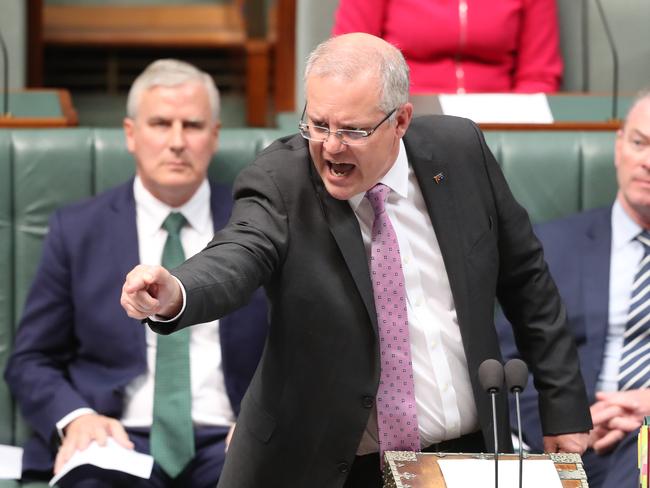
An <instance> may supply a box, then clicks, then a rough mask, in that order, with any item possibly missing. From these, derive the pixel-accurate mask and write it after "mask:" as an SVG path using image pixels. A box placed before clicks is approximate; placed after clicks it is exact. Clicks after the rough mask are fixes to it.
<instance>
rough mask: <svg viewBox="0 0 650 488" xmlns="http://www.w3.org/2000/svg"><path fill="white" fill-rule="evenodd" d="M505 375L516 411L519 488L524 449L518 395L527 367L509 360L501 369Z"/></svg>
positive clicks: (526, 378) (523, 384) (526, 374)
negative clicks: (512, 394)
mask: <svg viewBox="0 0 650 488" xmlns="http://www.w3.org/2000/svg"><path fill="white" fill-rule="evenodd" d="M503 369H504V372H505V374H506V385H507V386H508V390H509V391H510V392H511V393H514V395H515V404H516V410H517V433H518V434H519V488H521V485H522V483H523V480H522V477H523V472H524V448H523V440H522V438H521V410H520V408H519V394H520V393H521V392H522V391H524V389H525V388H526V384H527V383H528V366H526V363H524V362H523V361H522V360H521V359H516V358H515V359H511V360H510V361H508V362H507V363H506V365H505V367H504V368H503Z"/></svg>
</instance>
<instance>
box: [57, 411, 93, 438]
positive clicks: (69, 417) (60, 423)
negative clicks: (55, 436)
mask: <svg viewBox="0 0 650 488" xmlns="http://www.w3.org/2000/svg"><path fill="white" fill-rule="evenodd" d="M89 413H95V411H94V410H93V409H92V408H87V407H82V408H78V409H76V410H73V411H72V412H70V413H69V414H68V415H66V416H65V417H63V418H62V419H61V420H59V421H58V422H57V423H56V431H57V432H58V433H59V438H60V439H63V429H65V428H66V427H67V426H68V424H70V422H72V421H73V420H75V419H78V418H79V417H81V416H82V415H87V414H89Z"/></svg>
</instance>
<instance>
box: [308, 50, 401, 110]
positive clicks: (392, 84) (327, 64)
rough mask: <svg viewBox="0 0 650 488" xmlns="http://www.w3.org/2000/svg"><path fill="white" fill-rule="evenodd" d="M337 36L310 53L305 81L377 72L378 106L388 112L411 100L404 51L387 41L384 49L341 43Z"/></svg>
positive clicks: (352, 78) (347, 77) (350, 77)
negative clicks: (312, 77) (314, 77)
mask: <svg viewBox="0 0 650 488" xmlns="http://www.w3.org/2000/svg"><path fill="white" fill-rule="evenodd" d="M337 40H338V37H332V38H330V39H327V40H326V41H324V42H322V43H320V44H319V45H318V46H317V47H316V48H315V49H314V50H313V51H312V52H311V54H310V55H309V58H308V59H307V65H306V67H305V75H304V79H303V81H304V83H305V85H306V84H307V80H308V79H309V77H311V76H318V77H328V76H339V77H342V78H345V79H348V80H354V79H355V78H356V77H357V76H359V75H361V74H363V73H372V72H373V71H374V72H375V73H376V74H377V76H378V78H379V80H380V86H379V89H380V95H379V107H378V108H379V109H380V110H381V111H382V112H384V113H388V112H390V111H391V110H394V109H395V108H397V107H399V106H401V105H403V104H405V103H406V102H408V100H409V67H408V65H407V64H406V60H405V59H404V56H403V55H402V53H401V51H400V50H399V49H397V48H396V47H395V46H393V45H391V44H389V43H387V42H386V43H385V46H384V48H383V49H382V48H378V47H377V46H374V45H373V46H367V45H364V46H363V48H358V47H356V46H354V45H352V44H350V43H348V44H341V43H339V42H338V41H337Z"/></svg>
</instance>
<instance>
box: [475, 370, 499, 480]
mask: <svg viewBox="0 0 650 488" xmlns="http://www.w3.org/2000/svg"><path fill="white" fill-rule="evenodd" d="M478 379H479V381H480V382H481V386H482V387H483V389H484V390H485V391H486V392H487V393H489V394H490V396H491V397H492V429H493V431H494V488H499V437H498V435H497V405H496V394H497V393H499V390H500V389H501V387H502V386H503V366H502V365H501V363H500V362H499V361H497V360H496V359H486V360H485V361H483V362H482V363H481V365H480V366H479V367H478Z"/></svg>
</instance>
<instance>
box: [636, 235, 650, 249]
mask: <svg viewBox="0 0 650 488" xmlns="http://www.w3.org/2000/svg"><path fill="white" fill-rule="evenodd" d="M636 239H637V240H638V241H639V242H640V243H641V244H643V250H644V251H645V253H646V254H648V252H650V231H649V230H647V229H646V230H644V231H643V232H641V233H640V234H639V235H638V236H636Z"/></svg>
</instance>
